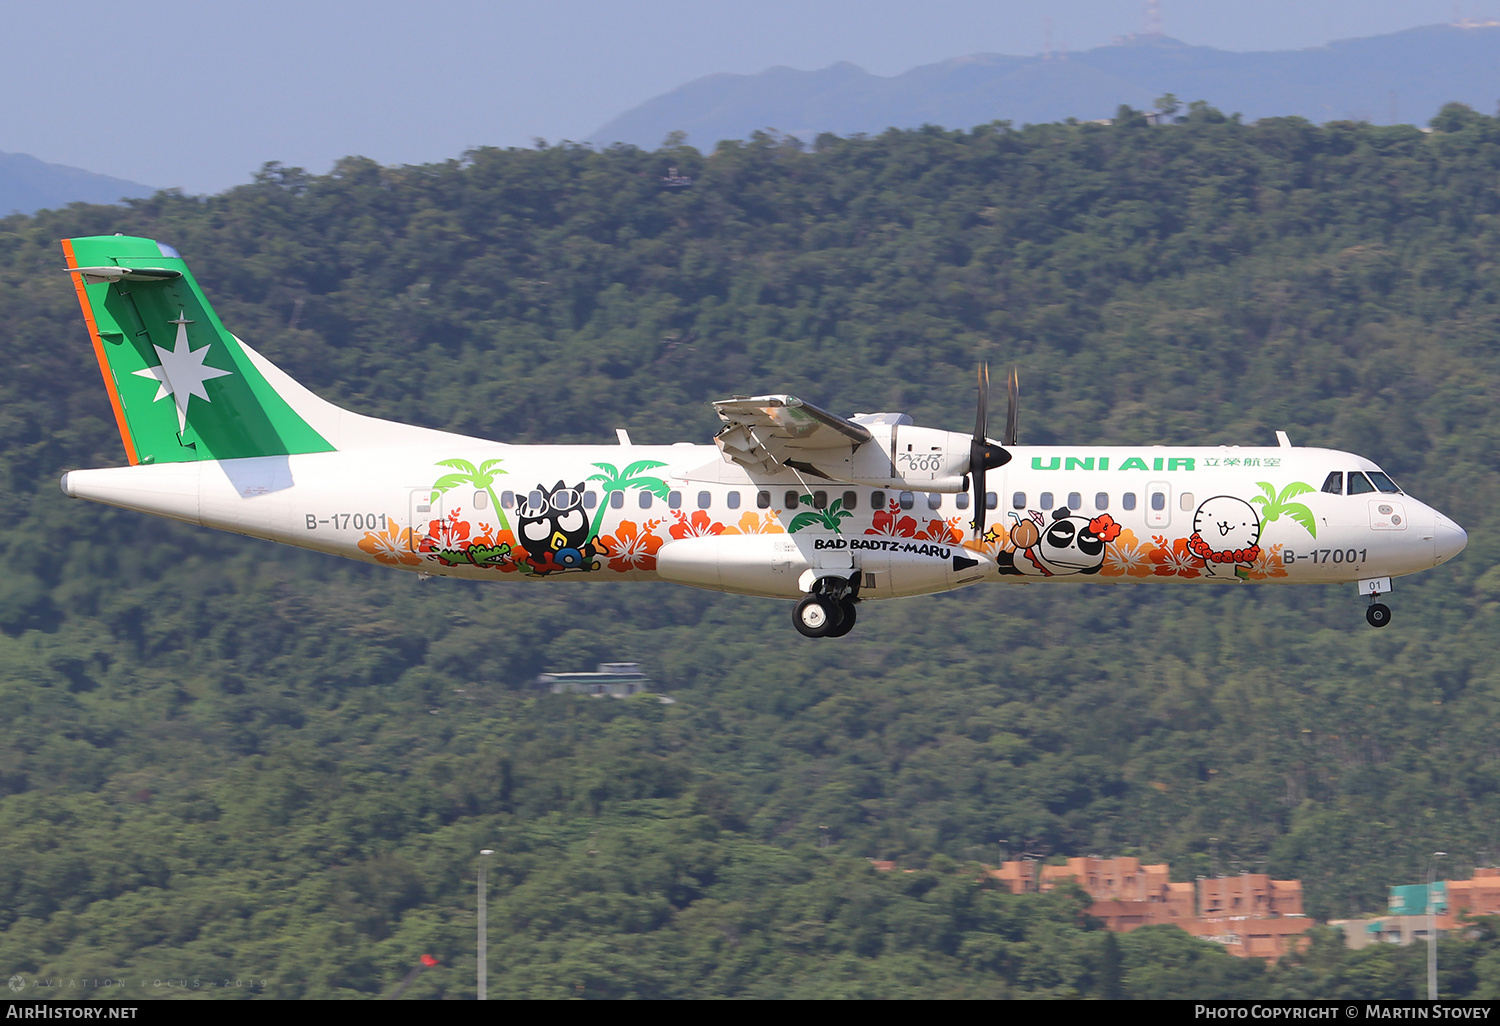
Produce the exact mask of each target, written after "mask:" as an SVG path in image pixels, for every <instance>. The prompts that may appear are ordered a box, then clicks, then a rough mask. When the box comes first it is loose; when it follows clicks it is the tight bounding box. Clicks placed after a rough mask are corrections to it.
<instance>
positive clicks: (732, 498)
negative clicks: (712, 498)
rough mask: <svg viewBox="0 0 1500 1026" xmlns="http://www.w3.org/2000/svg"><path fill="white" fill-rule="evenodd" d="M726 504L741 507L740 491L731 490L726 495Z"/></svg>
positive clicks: (733, 507)
mask: <svg viewBox="0 0 1500 1026" xmlns="http://www.w3.org/2000/svg"><path fill="white" fill-rule="evenodd" d="M724 505H726V506H728V507H729V508H730V509H739V508H740V493H739V492H730V493H729V494H728V495H726V496H724Z"/></svg>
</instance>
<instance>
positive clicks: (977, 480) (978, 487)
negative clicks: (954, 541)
mask: <svg viewBox="0 0 1500 1026" xmlns="http://www.w3.org/2000/svg"><path fill="white" fill-rule="evenodd" d="M989 405H990V368H989V365H988V364H983V365H981V366H980V368H979V408H978V410H977V411H975V414H974V434H973V435H972V436H970V438H969V481H970V482H971V485H972V487H973V489H974V537H975V538H979V537H981V536H982V535H983V534H984V520H985V512H986V508H985V502H984V497H985V494H986V493H985V487H984V478H985V471H987V470H994V469H995V468H996V467H1003V466H1005V465H1006V464H1007V463H1009V462H1010V453H1008V452H1006V451H1005V450H1004V449H1002V448H1000V446H998V445H994V444H992V443H991V442H990V441H989V440H988V439H986V438H985V432H986V430H987V428H988V427H989Z"/></svg>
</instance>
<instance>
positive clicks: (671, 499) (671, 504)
mask: <svg viewBox="0 0 1500 1026" xmlns="http://www.w3.org/2000/svg"><path fill="white" fill-rule="evenodd" d="M667 508H668V509H681V508H682V493H681V492H668V493H667Z"/></svg>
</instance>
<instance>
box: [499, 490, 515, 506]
mask: <svg viewBox="0 0 1500 1026" xmlns="http://www.w3.org/2000/svg"><path fill="white" fill-rule="evenodd" d="M515 504H516V493H515V492H501V493H500V505H502V506H504V507H505V508H506V509H510V508H511V507H512V506H514V505H515Z"/></svg>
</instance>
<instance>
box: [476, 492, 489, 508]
mask: <svg viewBox="0 0 1500 1026" xmlns="http://www.w3.org/2000/svg"><path fill="white" fill-rule="evenodd" d="M474 508H475V509H489V508H490V497H489V496H488V495H486V494H484V492H475V493H474Z"/></svg>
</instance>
